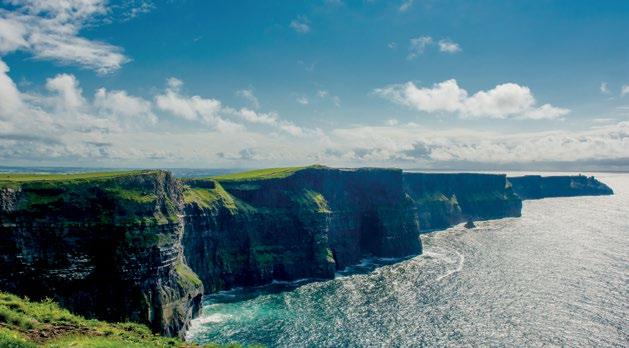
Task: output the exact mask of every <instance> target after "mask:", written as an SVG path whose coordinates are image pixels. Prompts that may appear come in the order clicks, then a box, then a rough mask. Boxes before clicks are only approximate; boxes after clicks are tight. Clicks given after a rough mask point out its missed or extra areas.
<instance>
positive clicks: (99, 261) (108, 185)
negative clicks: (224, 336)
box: [0, 171, 203, 336]
mask: <svg viewBox="0 0 629 348" xmlns="http://www.w3.org/2000/svg"><path fill="white" fill-rule="evenodd" d="M3 186H4V187H2V188H0V202H1V204H0V209H1V210H0V287H1V288H2V289H1V290H4V291H9V292H13V293H16V294H20V295H25V296H28V297H29V298H32V299H42V298H45V297H50V298H52V299H54V300H55V301H57V302H59V303H60V304H61V305H62V306H63V307H66V308H68V309H70V310H71V311H73V312H75V313H79V314H82V315H84V316H87V317H90V318H99V319H104V320H108V321H135V322H140V323H145V324H147V325H149V326H150V327H152V328H153V329H154V330H155V331H158V332H161V333H163V334H166V335H171V336H172V335H178V334H180V333H183V332H184V331H185V329H186V327H187V325H188V323H189V321H190V319H191V318H192V317H193V316H194V315H196V313H197V312H198V310H199V307H200V302H201V294H202V292H203V286H202V284H201V282H200V281H199V279H198V278H197V276H196V275H195V274H194V273H193V272H192V271H191V270H190V269H189V268H188V266H187V265H186V263H185V260H184V258H183V253H182V248H181V243H180V239H181V236H182V234H183V223H182V221H181V219H180V217H179V216H178V214H180V212H181V209H182V207H181V202H182V199H181V187H180V185H179V183H178V182H177V181H176V180H175V179H174V178H173V177H172V176H171V175H170V174H169V173H167V172H163V171H153V172H141V173H132V174H125V175H113V176H103V177H90V178H85V179H71V180H67V179H63V178H61V179H58V180H47V181H39V180H30V179H27V180H22V181H20V180H18V181H13V182H5V183H3Z"/></svg>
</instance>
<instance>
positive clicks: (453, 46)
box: [439, 39, 461, 53]
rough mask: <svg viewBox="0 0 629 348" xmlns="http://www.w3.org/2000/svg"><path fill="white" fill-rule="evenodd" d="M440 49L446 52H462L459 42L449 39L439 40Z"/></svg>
mask: <svg viewBox="0 0 629 348" xmlns="http://www.w3.org/2000/svg"><path fill="white" fill-rule="evenodd" d="M439 51H441V52H444V53H458V52H461V46H459V44H458V43H456V42H452V41H450V40H447V39H441V40H439Z"/></svg>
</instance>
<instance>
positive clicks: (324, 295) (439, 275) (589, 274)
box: [187, 174, 629, 347]
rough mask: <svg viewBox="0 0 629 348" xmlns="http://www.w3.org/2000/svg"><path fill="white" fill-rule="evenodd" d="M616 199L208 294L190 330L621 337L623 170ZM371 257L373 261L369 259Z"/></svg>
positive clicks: (626, 205) (625, 270)
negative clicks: (322, 272) (319, 272)
mask: <svg viewBox="0 0 629 348" xmlns="http://www.w3.org/2000/svg"><path fill="white" fill-rule="evenodd" d="M597 177H598V178H599V179H600V180H602V181H603V182H605V183H607V184H608V185H610V186H611V187H612V188H613V189H614V191H615V193H616V194H615V195H614V196H601V197H572V198H552V199H543V200H537V201H525V202H524V208H523V211H522V213H523V214H522V218H509V219H502V220H495V221H485V222H478V223H477V228H475V229H471V230H467V229H465V228H463V227H462V226H456V227H454V228H451V229H448V230H446V231H441V232H434V233H431V234H426V235H422V240H423V243H424V253H423V254H422V255H420V256H416V257H412V258H408V259H405V260H401V261H398V262H395V261H396V260H366V261H365V262H364V263H363V264H362V265H358V266H357V267H354V268H352V269H348V270H346V271H345V272H341V273H340V274H338V277H337V278H336V279H334V280H330V281H323V282H314V283H307V282H297V283H293V284H285V283H276V284H272V285H270V286H266V287H260V288H254V289H237V290H232V291H228V292H223V293H219V294H216V295H212V296H207V297H206V298H205V300H204V308H203V313H202V315H201V316H200V317H199V318H198V319H196V320H195V321H194V322H193V324H192V327H191V329H190V331H189V332H188V335H187V337H188V339H189V340H191V341H196V342H200V343H203V342H218V343H228V342H240V343H243V344H252V343H260V344H264V345H268V346H282V347H295V346H300V347H301V346H375V347H381V346H462V345H466V346H469V345H471V346H478V345H483V346H486V345H498V346H503V345H506V346H540V345H567V346H623V347H626V346H629V175H626V174H599V175H597ZM376 266H378V267H376Z"/></svg>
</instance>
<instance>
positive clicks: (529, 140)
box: [328, 122, 629, 166]
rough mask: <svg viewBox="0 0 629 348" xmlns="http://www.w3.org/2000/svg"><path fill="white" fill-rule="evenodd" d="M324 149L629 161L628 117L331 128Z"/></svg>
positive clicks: (473, 158) (347, 157)
mask: <svg viewBox="0 0 629 348" xmlns="http://www.w3.org/2000/svg"><path fill="white" fill-rule="evenodd" d="M330 137H331V141H332V143H333V144H334V145H333V146H332V149H334V151H328V152H329V153H331V154H330V156H331V157H334V158H336V159H337V160H340V161H346V162H347V161H355V162H358V163H371V164H382V163H408V164H407V165H410V166H417V165H418V164H420V165H421V164H423V165H427V166H431V165H435V164H439V163H445V164H448V163H449V164H450V165H452V163H457V162H459V163H461V162H463V163H496V164H500V163H532V162H572V161H600V160H606V159H610V160H612V161H613V159H618V160H620V161H623V160H624V161H625V166H627V165H629V161H627V160H626V159H628V158H629V122H619V123H617V124H612V125H607V126H603V127H598V128H593V129H589V130H582V131H551V132H536V133H519V134H500V133H493V132H482V131H472V130H462V129H450V130H442V131H439V130H435V129H431V128H424V127H421V126H418V125H416V124H401V125H396V126H386V127H369V126H361V127H352V128H345V129H336V130H334V131H332V133H331V135H330Z"/></svg>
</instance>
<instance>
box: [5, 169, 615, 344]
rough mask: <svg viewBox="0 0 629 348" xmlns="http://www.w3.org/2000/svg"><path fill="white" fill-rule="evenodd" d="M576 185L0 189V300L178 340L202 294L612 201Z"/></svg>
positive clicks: (277, 175) (268, 180)
mask: <svg viewBox="0 0 629 348" xmlns="http://www.w3.org/2000/svg"><path fill="white" fill-rule="evenodd" d="M611 193H612V191H611V189H609V187H607V186H605V185H604V184H602V183H600V182H599V181H597V180H596V179H594V178H586V177H581V176H577V177H554V178H543V177H521V178H509V179H507V177H506V176H505V175H493V174H430V173H403V172H402V171H401V170H398V169H374V168H363V169H351V170H349V169H334V168H328V167H322V166H311V167H301V168H281V169H270V170H261V171H254V172H248V173H239V174H232V175H227V176H219V177H214V178H207V179H190V180H177V179H175V178H173V177H172V175H171V174H170V173H168V172H165V171H135V172H125V173H100V174H98V173H97V174H78V175H51V176H46V175H39V176H38V175H21V176H20V175H14V176H11V175H4V176H0V290H4V291H9V292H14V293H17V294H20V295H26V296H29V297H31V298H33V299H40V298H44V297H50V298H53V299H54V300H56V301H58V302H59V303H60V304H61V305H63V306H65V307H67V308H69V309H70V310H72V311H74V312H76V313H79V314H82V315H85V316H87V317H95V318H99V319H104V320H110V321H135V322H141V323H145V324H148V325H149V326H150V327H152V328H153V330H154V331H156V332H160V333H162V334H165V335H170V336H173V335H182V334H183V333H184V332H185V330H186V328H187V325H188V323H189V321H190V319H191V318H192V317H194V316H195V315H196V314H197V313H198V311H199V308H200V302H201V294H202V293H204V292H205V293H209V292H215V291H219V290H224V289H229V288H232V287H236V286H252V285H260V284H264V283H268V282H271V281H272V280H295V279H300V278H320V279H327V278H332V277H334V274H335V271H336V270H337V269H340V268H343V267H345V266H347V265H351V264H353V263H356V262H358V261H359V260H360V259H362V258H363V257H365V256H367V255H372V256H380V257H401V256H406V255H413V254H418V253H421V248H422V247H421V240H420V237H419V234H420V232H425V231H430V230H435V229H443V228H447V227H450V226H452V225H455V224H458V223H461V222H466V221H475V220H485V219H496V218H502V217H516V216H520V212H521V207H522V201H521V199H522V198H525V199H528V198H542V197H550V196H553V197H554V196H573V195H595V194H611Z"/></svg>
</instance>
